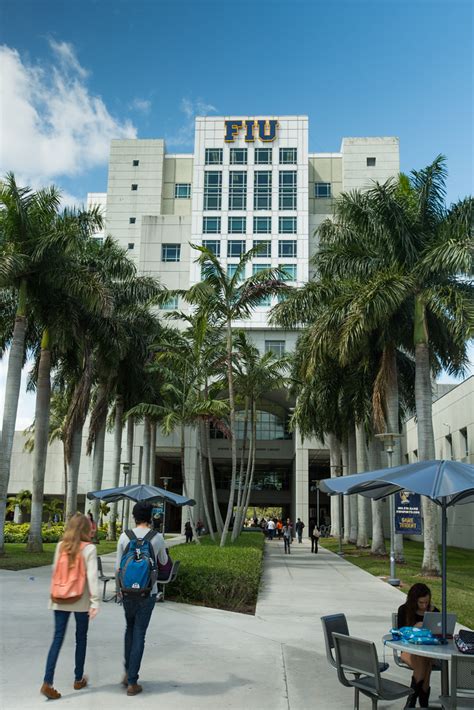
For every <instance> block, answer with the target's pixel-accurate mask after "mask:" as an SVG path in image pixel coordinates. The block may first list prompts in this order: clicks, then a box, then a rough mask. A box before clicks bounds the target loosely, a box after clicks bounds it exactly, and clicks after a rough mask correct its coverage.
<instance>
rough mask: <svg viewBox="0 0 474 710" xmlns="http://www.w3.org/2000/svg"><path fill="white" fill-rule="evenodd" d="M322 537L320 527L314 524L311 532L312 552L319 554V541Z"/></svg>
mask: <svg viewBox="0 0 474 710" xmlns="http://www.w3.org/2000/svg"><path fill="white" fill-rule="evenodd" d="M320 537H321V533H320V531H319V528H318V526H317V525H316V523H314V527H313V528H312V530H311V552H314V553H315V554H316V555H317V554H318V540H319V538H320Z"/></svg>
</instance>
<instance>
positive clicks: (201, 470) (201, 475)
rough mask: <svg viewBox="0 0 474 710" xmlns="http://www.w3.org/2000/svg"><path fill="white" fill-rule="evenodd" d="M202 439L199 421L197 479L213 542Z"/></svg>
mask: <svg viewBox="0 0 474 710" xmlns="http://www.w3.org/2000/svg"><path fill="white" fill-rule="evenodd" d="M204 439H205V434H204V422H203V421H200V422H199V442H200V445H199V479H200V481H201V496H202V502H203V504H204V515H205V518H206V523H207V529H208V530H209V535H210V536H211V540H212V541H214V540H215V535H214V529H213V527H212V520H211V515H210V512H209V503H208V500H207V491H206V482H205V480H204V466H203V458H204V454H203V446H204Z"/></svg>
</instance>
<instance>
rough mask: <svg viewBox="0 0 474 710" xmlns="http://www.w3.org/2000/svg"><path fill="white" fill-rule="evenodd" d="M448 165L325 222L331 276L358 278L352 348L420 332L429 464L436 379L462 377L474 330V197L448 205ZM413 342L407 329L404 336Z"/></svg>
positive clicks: (325, 259) (345, 342)
mask: <svg viewBox="0 0 474 710" xmlns="http://www.w3.org/2000/svg"><path fill="white" fill-rule="evenodd" d="M445 180H446V167H445V160H444V158H443V157H442V156H438V158H436V159H435V160H434V161H433V163H432V164H431V165H429V166H428V167H427V168H425V169H423V170H421V171H412V173H411V174H410V176H409V177H406V176H401V177H400V179H398V180H389V181H387V182H386V183H384V184H383V185H379V184H375V185H374V186H373V187H372V188H370V189H369V190H367V191H365V192H357V191H354V192H352V193H349V194H343V195H342V196H341V197H340V198H339V199H338V201H337V202H336V207H335V220H334V221H326V222H325V223H323V225H322V226H321V227H320V230H319V233H320V238H321V244H320V253H319V255H318V264H319V269H320V272H321V274H323V275H324V274H326V275H327V274H332V275H333V276H334V275H336V276H338V277H342V278H345V279H348V278H349V277H350V278H352V279H354V280H355V282H356V284H357V288H356V289H355V290H354V299H353V303H352V305H351V308H350V313H349V314H348V317H347V323H346V327H345V328H344V329H343V330H342V332H341V341H340V349H341V352H342V353H344V352H346V353H348V352H350V350H351V348H352V347H353V346H354V345H355V344H357V343H358V342H359V343H360V341H361V339H363V338H365V337H366V335H367V333H368V332H370V331H371V330H374V329H376V328H379V327H381V326H382V324H383V323H384V322H387V320H392V321H393V320H395V319H398V321H399V322H401V323H404V324H406V327H408V328H411V331H412V334H413V335H412V337H411V343H410V345H409V346H407V347H409V348H410V349H411V350H412V351H413V353H414V356H415V364H416V375H415V397H416V415H417V422H418V454H419V458H420V460H424V459H429V458H434V455H435V451H434V437H433V429H432V416H431V406H432V392H431V375H432V373H433V372H436V370H437V369H438V368H439V367H440V366H443V367H445V368H446V369H448V370H449V371H451V372H457V373H460V372H462V370H463V367H464V365H465V363H466V343H467V340H468V339H469V338H470V337H471V336H472V332H473V321H474V319H473V300H474V286H473V284H472V282H471V281H470V280H469V279H470V278H471V275H472V254H473V239H472V235H473V232H472V224H473V221H472V215H473V211H472V208H473V200H472V198H466V199H464V200H460V201H459V202H457V203H456V204H455V205H452V206H451V207H450V208H446V206H445V203H444V195H445ZM404 341H405V343H406V341H407V338H406V334H405V337H404ZM423 510H424V519H425V536H424V537H425V545H424V557H423V563H422V572H423V573H425V574H433V573H434V574H438V573H439V571H440V566H439V557H438V545H437V532H436V527H437V526H436V520H437V514H436V511H435V510H434V506H433V505H432V504H431V503H430V502H429V501H427V500H424V501H423Z"/></svg>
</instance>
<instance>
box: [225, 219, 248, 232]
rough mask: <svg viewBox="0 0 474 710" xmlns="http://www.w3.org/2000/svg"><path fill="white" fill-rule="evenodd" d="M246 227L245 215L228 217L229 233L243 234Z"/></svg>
mask: <svg viewBox="0 0 474 710" xmlns="http://www.w3.org/2000/svg"><path fill="white" fill-rule="evenodd" d="M246 229H247V218H246V217H229V229H228V231H229V234H245V232H246Z"/></svg>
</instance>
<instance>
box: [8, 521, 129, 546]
mask: <svg viewBox="0 0 474 710" xmlns="http://www.w3.org/2000/svg"><path fill="white" fill-rule="evenodd" d="M29 532H30V524H29V523H21V524H20V525H18V524H17V523H5V542H28V535H29ZM63 533H64V523H55V524H52V525H49V524H48V523H43V525H42V526H41V537H42V539H43V542H58V541H59V540H60V539H61V538H62V536H63ZM117 534H120V523H117ZM96 537H97V540H105V539H106V537H107V526H106V525H103V526H102V527H100V528H98V529H97V535H96Z"/></svg>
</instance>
